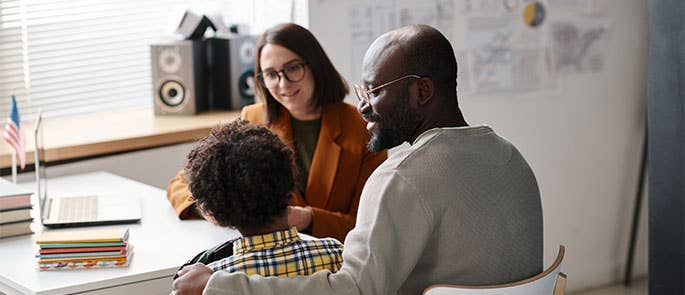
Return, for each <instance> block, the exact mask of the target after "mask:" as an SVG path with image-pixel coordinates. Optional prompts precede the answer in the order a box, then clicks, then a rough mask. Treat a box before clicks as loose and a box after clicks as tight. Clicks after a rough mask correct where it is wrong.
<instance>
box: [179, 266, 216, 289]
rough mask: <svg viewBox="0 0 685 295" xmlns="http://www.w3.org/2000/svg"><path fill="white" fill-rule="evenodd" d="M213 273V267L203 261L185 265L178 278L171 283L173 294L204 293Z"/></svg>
mask: <svg viewBox="0 0 685 295" xmlns="http://www.w3.org/2000/svg"><path fill="white" fill-rule="evenodd" d="M212 273H213V271H212V269H211V268H209V267H207V266H206V265H204V264H202V263H195V264H193V265H189V266H186V267H184V268H183V269H181V270H179V271H178V278H177V279H176V280H174V282H173V283H172V284H171V294H173V295H191V294H202V290H204V289H205V286H206V285H207V281H209V277H210V276H212Z"/></svg>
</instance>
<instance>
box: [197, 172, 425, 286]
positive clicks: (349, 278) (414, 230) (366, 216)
mask: <svg viewBox="0 0 685 295" xmlns="http://www.w3.org/2000/svg"><path fill="white" fill-rule="evenodd" d="M374 176H376V179H377V181H373V182H372V180H371V179H370V180H369V182H370V185H367V188H366V189H365V190H364V193H363V196H362V202H361V204H360V206H359V215H358V218H357V225H356V227H355V228H354V229H353V230H352V231H351V232H350V233H349V235H348V237H347V240H346V241H345V250H344V251H343V266H342V268H341V269H340V270H339V271H338V272H337V273H330V272H328V271H320V272H317V273H315V274H314V275H312V276H308V277H297V278H273V277H269V278H266V277H258V276H249V277H248V276H246V275H245V274H242V273H227V272H216V273H214V274H213V275H212V276H211V277H210V279H209V281H208V283H207V286H206V287H205V291H204V294H396V293H397V292H398V290H399V289H400V287H401V286H402V284H403V283H404V282H405V280H406V278H407V277H408V276H409V274H410V273H411V272H412V270H413V269H414V267H415V265H416V264H417V261H418V259H419V257H421V254H422V253H423V251H424V250H425V248H426V247H427V246H428V245H427V241H428V239H429V237H430V234H431V228H432V224H433V221H432V213H431V211H430V210H429V209H428V207H427V206H426V205H425V202H424V201H423V198H422V196H421V195H419V194H418V193H416V190H415V188H414V187H413V186H412V185H411V184H409V183H408V182H407V181H405V180H404V179H402V177H400V176H398V175H397V174H395V173H394V172H392V171H386V172H382V173H378V174H375V175H374Z"/></svg>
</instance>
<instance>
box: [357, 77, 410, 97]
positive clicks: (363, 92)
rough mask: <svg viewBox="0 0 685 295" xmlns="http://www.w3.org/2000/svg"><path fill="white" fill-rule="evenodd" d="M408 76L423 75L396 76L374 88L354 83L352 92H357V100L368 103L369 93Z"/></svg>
mask: <svg viewBox="0 0 685 295" xmlns="http://www.w3.org/2000/svg"><path fill="white" fill-rule="evenodd" d="M408 78H415V79H421V78H423V77H421V76H419V75H406V76H404V77H400V78H397V79H395V80H392V81H390V82H387V83H383V84H381V85H379V86H376V87H374V88H371V89H365V88H367V87H366V86H359V85H354V93H355V94H357V99H358V100H359V101H363V102H364V103H365V104H369V94H371V93H374V92H376V91H378V90H381V89H382V88H384V87H388V86H390V85H392V84H393V83H396V82H399V81H402V80H404V79H408Z"/></svg>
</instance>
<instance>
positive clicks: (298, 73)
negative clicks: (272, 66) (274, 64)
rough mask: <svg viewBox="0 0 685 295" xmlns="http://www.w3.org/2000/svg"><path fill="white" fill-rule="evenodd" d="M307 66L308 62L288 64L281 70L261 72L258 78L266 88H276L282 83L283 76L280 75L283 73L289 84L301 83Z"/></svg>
mask: <svg viewBox="0 0 685 295" xmlns="http://www.w3.org/2000/svg"><path fill="white" fill-rule="evenodd" d="M305 65H307V63H306V62H298V63H292V64H287V65H285V66H283V68H282V69H281V70H278V71H276V70H272V71H266V72H261V73H259V74H257V77H258V78H259V80H260V81H261V82H262V83H263V84H264V86H266V88H273V87H276V86H277V85H278V83H279V82H281V75H280V74H279V73H282V74H283V77H285V79H286V80H288V82H292V83H295V82H300V81H302V79H304V66H305Z"/></svg>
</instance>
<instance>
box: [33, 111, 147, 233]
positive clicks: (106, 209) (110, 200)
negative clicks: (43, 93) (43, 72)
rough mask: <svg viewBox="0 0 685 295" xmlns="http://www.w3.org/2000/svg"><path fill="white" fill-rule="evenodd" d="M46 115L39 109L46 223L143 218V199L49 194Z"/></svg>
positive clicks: (38, 162)
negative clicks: (44, 124)
mask: <svg viewBox="0 0 685 295" xmlns="http://www.w3.org/2000/svg"><path fill="white" fill-rule="evenodd" d="M41 121H42V116H41V113H40V112H39V113H38V119H37V121H36V129H35V130H34V139H35V148H36V149H35V153H34V154H35V157H34V160H35V168H36V186H37V188H36V193H37V194H38V201H39V203H40V204H39V207H40V217H41V221H42V223H43V225H44V226H46V227H76V226H91V225H104V224H122V223H135V222H138V221H140V218H141V210H140V199H139V198H138V197H131V196H121V195H115V194H97V195H91V194H84V195H60V196H50V195H48V186H47V184H48V179H47V174H46V173H45V170H46V169H45V157H44V154H45V149H44V148H43V130H42V127H41Z"/></svg>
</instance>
